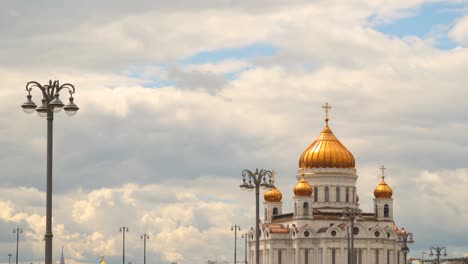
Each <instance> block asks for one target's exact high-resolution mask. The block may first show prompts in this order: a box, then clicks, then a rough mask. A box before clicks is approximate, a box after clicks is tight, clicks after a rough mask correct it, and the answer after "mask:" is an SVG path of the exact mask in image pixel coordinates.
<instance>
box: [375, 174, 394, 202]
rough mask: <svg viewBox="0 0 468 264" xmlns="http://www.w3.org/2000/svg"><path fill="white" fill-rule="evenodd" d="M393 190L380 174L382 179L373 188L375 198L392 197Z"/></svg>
mask: <svg viewBox="0 0 468 264" xmlns="http://www.w3.org/2000/svg"><path fill="white" fill-rule="evenodd" d="M392 195H393V190H392V188H390V186H388V184H387V183H386V182H385V177H384V176H382V180H381V181H380V183H379V185H378V186H377V187H376V188H375V190H374V196H375V198H392Z"/></svg>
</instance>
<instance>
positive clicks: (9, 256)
mask: <svg viewBox="0 0 468 264" xmlns="http://www.w3.org/2000/svg"><path fill="white" fill-rule="evenodd" d="M11 256H12V255H11V253H8V264H11Z"/></svg>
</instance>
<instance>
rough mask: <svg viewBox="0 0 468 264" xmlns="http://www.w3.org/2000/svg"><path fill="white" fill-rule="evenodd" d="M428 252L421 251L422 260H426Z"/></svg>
mask: <svg viewBox="0 0 468 264" xmlns="http://www.w3.org/2000/svg"><path fill="white" fill-rule="evenodd" d="M426 254H427V253H426V252H425V251H423V252H421V260H424V255H426Z"/></svg>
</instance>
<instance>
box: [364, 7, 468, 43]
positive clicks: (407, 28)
mask: <svg viewBox="0 0 468 264" xmlns="http://www.w3.org/2000/svg"><path fill="white" fill-rule="evenodd" d="M463 11H464V5H463V4H462V3H456V4H455V3H428V4H424V5H422V6H420V7H419V8H418V9H417V10H416V11H415V12H414V15H413V16H409V17H405V18H401V19H399V20H396V21H392V22H390V23H382V24H376V25H374V26H373V28H374V29H376V30H378V31H380V32H382V33H385V34H387V35H392V36H398V37H400V38H402V37H405V36H417V37H420V38H428V37H430V36H437V40H438V41H437V43H436V44H435V45H436V47H438V48H441V49H450V48H453V47H455V44H454V43H453V42H452V41H451V40H450V39H449V38H448V36H447V33H448V31H449V30H450V28H451V26H452V25H453V23H454V22H455V21H456V20H457V19H459V18H460V17H461V16H463ZM374 19H375V17H370V18H369V21H370V22H371V23H372V22H373V20H374Z"/></svg>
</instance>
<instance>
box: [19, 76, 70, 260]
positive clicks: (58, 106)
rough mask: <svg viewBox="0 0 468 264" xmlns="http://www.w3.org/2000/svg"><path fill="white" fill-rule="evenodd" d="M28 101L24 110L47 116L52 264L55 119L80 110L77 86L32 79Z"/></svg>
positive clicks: (47, 252) (48, 236)
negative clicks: (36, 96)
mask: <svg viewBox="0 0 468 264" xmlns="http://www.w3.org/2000/svg"><path fill="white" fill-rule="evenodd" d="M34 87H35V88H38V89H39V90H41V93H42V100H41V102H42V103H41V105H40V106H37V105H36V103H34V102H33V100H32V96H31V91H32V89H33V88H34ZM63 90H66V91H67V92H68V93H69V94H70V98H69V103H68V104H67V105H65V104H64V103H63V102H62V101H61V100H60V99H59V94H60V92H61V91H63ZM26 91H27V92H28V95H27V96H26V102H25V103H24V104H22V105H21V107H22V108H23V111H24V112H25V113H27V114H32V113H33V112H34V111H36V112H37V114H38V115H39V116H40V117H43V118H45V117H47V188H46V189H47V190H46V233H45V235H44V237H45V264H52V237H53V234H52V156H53V155H52V150H53V149H52V143H53V120H54V114H56V113H58V112H60V111H61V110H62V109H63V110H65V113H67V114H68V115H69V116H73V115H75V114H76V113H77V112H78V109H79V108H78V106H76V104H75V103H74V102H73V101H74V98H73V94H75V87H74V86H73V85H72V84H70V83H65V84H62V85H60V84H59V81H58V80H56V81H52V80H50V81H49V84H46V85H41V84H40V83H38V82H35V81H31V82H28V83H27V84H26Z"/></svg>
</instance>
